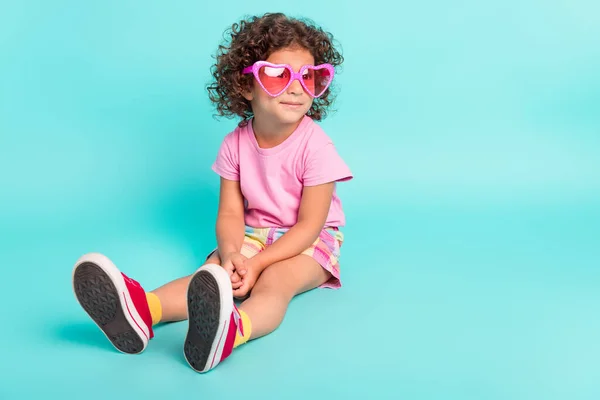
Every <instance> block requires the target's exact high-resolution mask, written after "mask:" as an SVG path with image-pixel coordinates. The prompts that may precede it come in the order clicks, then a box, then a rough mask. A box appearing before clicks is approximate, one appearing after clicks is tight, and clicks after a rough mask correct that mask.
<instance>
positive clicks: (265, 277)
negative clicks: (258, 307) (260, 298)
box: [252, 268, 295, 299]
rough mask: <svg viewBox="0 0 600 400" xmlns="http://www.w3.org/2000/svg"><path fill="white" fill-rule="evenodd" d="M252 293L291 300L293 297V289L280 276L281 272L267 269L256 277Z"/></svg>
mask: <svg viewBox="0 0 600 400" xmlns="http://www.w3.org/2000/svg"><path fill="white" fill-rule="evenodd" d="M252 292H253V293H262V294H269V295H272V296H277V297H284V298H289V299H291V298H292V297H294V294H295V289H294V287H293V285H291V284H290V283H289V282H288V281H287V280H286V279H284V278H283V277H282V276H281V271H277V270H275V269H270V268H267V269H265V270H264V271H263V273H262V274H261V275H260V276H259V277H258V280H257V281H256V284H255V285H254V288H253V289H252Z"/></svg>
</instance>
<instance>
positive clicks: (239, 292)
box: [233, 282, 248, 297]
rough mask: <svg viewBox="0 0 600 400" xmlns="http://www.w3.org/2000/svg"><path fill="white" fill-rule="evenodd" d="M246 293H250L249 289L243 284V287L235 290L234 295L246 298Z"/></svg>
mask: <svg viewBox="0 0 600 400" xmlns="http://www.w3.org/2000/svg"><path fill="white" fill-rule="evenodd" d="M246 293H248V289H247V288H246V285H244V284H243V282H242V286H240V287H239V288H237V289H234V290H233V295H234V296H235V297H244V296H245V295H246Z"/></svg>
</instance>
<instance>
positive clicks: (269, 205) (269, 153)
mask: <svg viewBox="0 0 600 400" xmlns="http://www.w3.org/2000/svg"><path fill="white" fill-rule="evenodd" d="M212 169H213V170H214V171H215V172H216V173H217V174H219V175H220V176H222V177H223V178H225V179H228V180H232V181H240V186H241V189H242V194H243V196H244V199H245V206H246V212H245V223H246V225H247V226H250V227H254V228H290V227H292V226H293V225H295V224H296V222H297V220H298V210H299V208H300V200H301V197H302V188H303V187H304V186H316V185H320V184H323V183H328V182H340V181H347V180H350V179H352V177H353V176H352V173H351V172H350V169H349V168H348V166H347V165H346V163H345V162H344V161H343V160H342V158H341V157H340V155H339V154H338V152H337V151H336V149H335V147H334V145H333V142H332V141H331V139H330V138H329V137H328V136H327V135H326V134H325V132H323V130H322V129H321V127H320V126H319V125H317V124H316V123H315V122H314V121H313V120H312V119H311V118H310V117H307V116H305V117H304V118H303V120H302V121H301V122H300V125H299V126H298V128H297V129H296V130H295V131H294V132H293V133H292V134H291V135H290V137H288V138H287V139H286V140H285V141H284V142H283V143H281V144H279V145H278V146H276V147H273V148H269V149H263V148H260V147H259V146H258V142H257V141H256V137H255V136H254V131H253V130H252V121H250V122H249V123H248V125H246V126H244V127H241V128H240V127H237V128H236V129H235V130H234V131H233V132H231V133H229V134H228V135H227V136H226V137H225V139H224V140H223V143H222V144H221V148H220V149H219V153H218V155H217V159H216V161H215V163H214V164H213V167H212ZM345 223H346V221H345V216H344V212H343V210H342V203H341V201H340V199H339V197H338V196H337V193H336V191H334V194H333V199H332V201H331V207H330V209H329V214H328V216H327V222H326V224H325V226H330V227H339V226H344V225H345Z"/></svg>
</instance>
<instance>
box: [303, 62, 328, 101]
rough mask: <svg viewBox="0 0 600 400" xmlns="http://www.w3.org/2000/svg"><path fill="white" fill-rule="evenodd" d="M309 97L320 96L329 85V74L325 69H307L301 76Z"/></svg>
mask: <svg viewBox="0 0 600 400" xmlns="http://www.w3.org/2000/svg"><path fill="white" fill-rule="evenodd" d="M302 78H303V80H304V84H305V85H306V87H307V89H308V91H309V92H310V95H311V96H313V97H319V96H321V95H322V94H323V93H324V92H325V90H327V88H328V87H329V84H330V83H331V79H332V76H331V73H330V72H329V70H328V69H326V68H318V69H317V68H307V69H306V70H305V71H304V74H303V75H302Z"/></svg>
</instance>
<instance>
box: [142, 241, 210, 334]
mask: <svg viewBox="0 0 600 400" xmlns="http://www.w3.org/2000/svg"><path fill="white" fill-rule="evenodd" d="M206 264H217V265H221V258H220V257H219V254H218V253H217V252H215V253H214V254H213V255H211V256H210V258H209V259H208V260H206V262H205V263H204V265H206ZM192 275H193V274H192ZM192 275H188V276H184V277H183V278H179V279H175V280H174V281H171V282H169V283H167V284H164V285H163V286H161V287H159V288H158V289H155V290H153V291H152V293H154V294H155V295H156V296H158V299H159V300H160V304H161V306H162V319H161V321H160V322H173V321H183V320H186V319H187V318H188V312H187V288H188V284H189V283H190V279H191V278H192Z"/></svg>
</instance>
